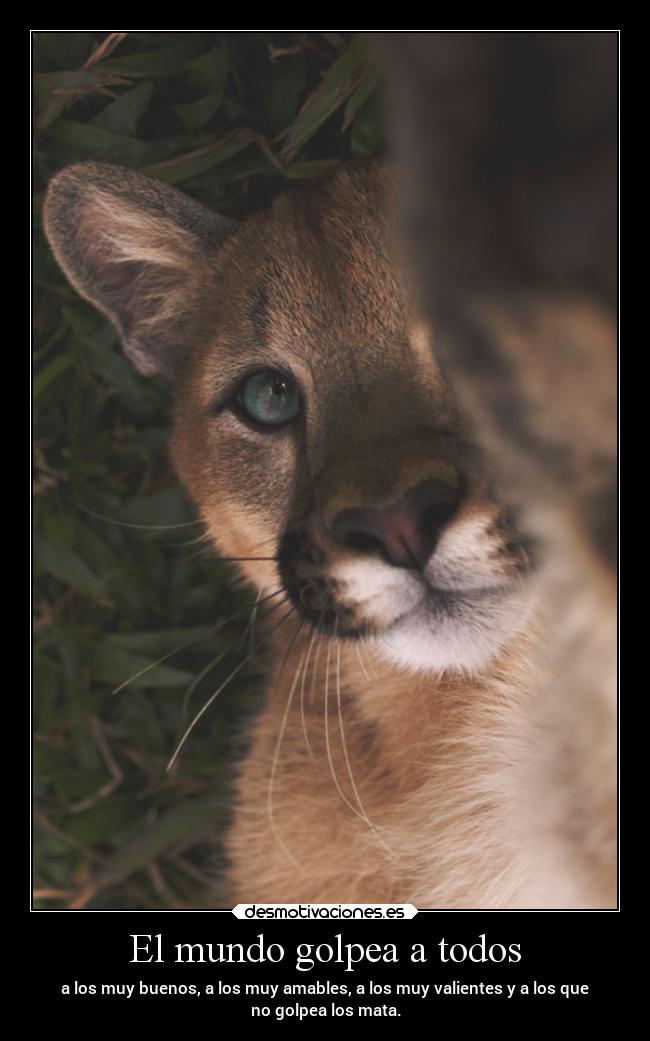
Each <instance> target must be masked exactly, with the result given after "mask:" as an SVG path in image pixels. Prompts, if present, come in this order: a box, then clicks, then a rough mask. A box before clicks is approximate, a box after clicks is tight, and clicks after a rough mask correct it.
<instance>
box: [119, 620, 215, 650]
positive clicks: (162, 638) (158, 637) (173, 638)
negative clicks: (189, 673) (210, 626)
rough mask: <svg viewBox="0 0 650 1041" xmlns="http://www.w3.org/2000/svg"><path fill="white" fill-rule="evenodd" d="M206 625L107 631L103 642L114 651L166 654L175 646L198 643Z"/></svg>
mask: <svg viewBox="0 0 650 1041" xmlns="http://www.w3.org/2000/svg"><path fill="white" fill-rule="evenodd" d="M205 631H206V627H205V626H203V627H201V628H195V629H190V628H187V629H159V630H157V631H154V632H128V633H109V634H108V635H107V636H105V637H104V639H103V642H104V644H105V645H106V647H107V648H109V649H110V648H112V649H114V650H115V651H119V652H121V651H123V650H126V651H129V652H131V653H132V652H134V651H136V652H137V651H140V653H142V654H144V653H146V654H154V655H155V654H168V653H169V652H170V651H172V650H173V649H174V648H175V647H180V646H181V645H182V644H187V643H189V642H190V641H194V640H196V642H197V643H198V642H199V641H200V639H201V637H202V636H203V635H204V633H205Z"/></svg>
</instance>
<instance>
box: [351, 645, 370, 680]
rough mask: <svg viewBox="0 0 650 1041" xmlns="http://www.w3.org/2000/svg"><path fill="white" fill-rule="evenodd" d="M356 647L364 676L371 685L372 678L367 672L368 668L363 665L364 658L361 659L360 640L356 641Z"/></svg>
mask: <svg viewBox="0 0 650 1041" xmlns="http://www.w3.org/2000/svg"><path fill="white" fill-rule="evenodd" d="M355 647H356V649H357V658H358V659H359V665H360V666H361V671H362V672H363V675H364V676H365V677H366V680H367V681H368V683H370V676H369V675H368V673H367V672H366V667H365V665H364V664H363V658H362V657H361V648H360V647H359V641H358V640H356V641H355Z"/></svg>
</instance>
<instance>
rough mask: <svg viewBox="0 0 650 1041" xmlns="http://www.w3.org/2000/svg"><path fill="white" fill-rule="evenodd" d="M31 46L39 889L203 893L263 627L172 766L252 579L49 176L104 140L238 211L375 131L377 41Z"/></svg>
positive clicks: (114, 901)
mask: <svg viewBox="0 0 650 1041" xmlns="http://www.w3.org/2000/svg"><path fill="white" fill-rule="evenodd" d="M33 45H34V63H33V69H34V90H33V105H34V189H35V196H34V204H35V205H34V259H35V284H36V292H35V312H34V323H35V332H34V345H35V377H34V401H35V407H34V417H35V434H34V459H35V478H34V480H35V485H34V489H35V507H34V516H35V592H34V606H35V644H34V648H35V693H36V700H35V715H34V721H35V755H34V771H35V774H34V791H35V800H36V806H35V818H34V820H35V843H34V848H35V864H34V892H35V896H34V906H35V907H36V908H37V909H48V910H56V909H65V908H69V907H73V908H78V909H82V908H88V909H97V908H106V909H125V908H139V909H147V908H158V907H160V908H165V907H167V908H169V907H172V908H182V907H185V908H188V907H196V906H197V904H198V901H199V900H200V897H201V895H202V893H203V891H204V889H205V887H206V885H207V884H208V876H209V875H210V876H213V875H214V871H215V868H216V870H217V871H218V870H219V863H220V853H219V836H220V835H222V834H223V831H224V828H225V826H226V825H227V823H228V816H229V804H230V799H231V784H232V778H233V774H234V765H235V763H236V761H237V758H238V757H239V756H240V755H241V754H242V752H243V750H244V748H245V743H246V730H247V720H248V719H249V717H250V713H251V712H253V711H254V710H255V707H256V705H258V704H259V700H260V697H261V695H262V693H263V688H264V675H265V662H264V653H263V649H262V650H261V651H260V652H259V653H258V654H256V655H255V656H254V657H253V658H252V659H251V661H250V662H249V663H248V665H247V666H245V667H244V668H243V670H242V671H241V672H240V673H239V674H238V675H237V677H236V678H235V680H234V681H233V682H232V683H231V684H230V685H229V686H228V687H227V689H226V690H224V692H223V695H220V696H219V698H218V699H217V700H216V701H215V702H214V704H213V706H212V707H211V709H210V710H209V712H207V713H206V715H205V716H204V717H203V718H202V719H201V721H200V723H199V725H198V726H197V727H196V729H195V730H194V732H193V734H192V735H191V737H190V739H189V740H188V742H187V744H186V745H185V746H184V748H183V751H182V753H181V755H180V757H179V759H178V761H177V763H176V765H175V767H174V769H173V771H172V772H169V773H168V772H167V771H166V764H167V762H168V760H169V759H170V757H171V755H172V753H173V751H174V749H175V747H176V744H177V742H178V741H179V739H180V737H181V735H182V734H183V731H184V730H185V728H186V726H187V725H188V723H189V722H190V720H191V719H192V717H193V716H194V714H195V713H196V712H197V711H198V710H199V709H200V707H201V706H202V704H203V703H204V702H205V700H206V699H207V698H208V697H209V696H210V695H211V694H212V693H213V692H214V691H215V690H216V689H217V687H218V686H219V685H220V683H222V682H223V681H224V680H225V679H226V677H227V676H228V675H229V673H230V672H231V671H232V669H233V667H234V666H235V665H236V664H237V663H238V662H239V661H240V660H242V658H243V657H245V656H246V654H247V652H248V650H249V649H250V646H251V644H250V639H251V634H250V628H249V629H247V624H248V622H249V619H250V617H251V611H252V610H253V608H254V598H253V596H252V595H251V594H250V593H249V592H248V591H247V590H246V588H245V587H244V586H243V585H242V583H241V581H239V580H238V579H237V576H236V574H235V573H234V571H233V570H231V568H230V566H229V565H226V564H223V563H218V562H217V561H215V560H213V559H212V557H211V553H210V549H209V547H207V546H206V544H205V543H204V542H201V541H199V537H200V535H201V526H200V524H198V523H197V522H196V519H195V512H194V510H193V507H192V505H191V503H189V501H188V500H187V497H186V496H185V494H184V493H183V491H182V490H181V488H180V486H179V482H178V480H177V478H176V477H175V475H174V473H173V472H172V469H171V465H170V462H169V458H168V452H167V440H168V430H169V416H170V402H169V397H168V394H167V392H166V390H165V388H164V386H163V385H162V384H161V383H158V382H157V381H156V380H152V379H145V378H144V377H141V376H140V375H139V374H138V373H137V372H136V371H135V370H134V369H133V368H132V367H131V366H130V364H129V363H128V362H127V361H126V360H125V359H124V358H123V356H122V354H121V351H120V345H119V343H118V341H117V337H116V334H115V332H114V330H113V328H112V326H111V325H110V323H108V322H107V320H105V319H104V318H102V317H101V316H100V315H99V314H98V313H97V312H96V311H95V310H94V309H93V308H92V307H90V306H89V305H88V304H86V303H84V302H83V301H82V300H81V299H80V298H79V297H78V296H77V294H76V293H75V292H74V290H73V289H72V288H71V287H70V286H69V285H68V283H67V282H66V281H65V279H64V277H63V276H62V274H61V273H60V272H59V270H58V268H57V266H56V264H55V262H54V260H53V258H52V256H51V253H50V252H49V249H48V246H47V243H46V241H45V238H44V236H43V232H42V227H41V209H42V202H43V197H44V193H45V190H46V188H47V183H48V181H49V178H50V177H51V176H52V175H53V174H54V173H56V171H57V170H59V169H60V168H61V167H62V166H65V165H66V164H68V163H71V162H76V161H79V160H82V159H90V158H94V159H106V160H110V161H113V162H118V163H122V164H124V165H125V166H129V167H135V168H138V169H141V170H143V171H145V172H147V173H149V174H150V175H152V176H154V177H158V178H160V179H161V180H164V181H166V182H167V183H169V184H174V185H177V186H178V187H179V188H180V189H181V190H183V191H186V192H187V193H188V194H190V195H192V196H193V197H194V198H196V199H198V200H200V201H202V202H203V203H205V204H206V205H208V206H210V207H213V208H215V209H217V210H219V211H220V212H222V213H224V214H226V215H230V216H236V217H241V216H245V215H246V214H247V213H249V212H251V211H252V210H255V209H256V208H258V207H260V206H263V205H265V204H267V203H268V202H269V201H270V200H271V199H272V198H273V196H274V195H276V194H277V193H278V192H280V191H283V190H286V189H287V188H289V187H291V186H292V185H293V184H295V183H297V182H299V181H301V180H306V179H309V178H318V177H323V176H325V175H326V174H327V173H328V172H329V171H330V170H331V169H332V167H333V166H334V165H335V164H337V163H339V162H341V161H344V160H348V159H364V158H367V157H369V156H372V155H376V154H378V153H379V152H380V151H381V146H382V121H381V110H380V98H379V94H380V91H381V83H380V82H379V69H378V64H377V57H376V54H375V53H374V46H375V45H374V44H373V41H372V40H369V39H368V38H366V37H357V36H354V35H353V34H350V33H323V32H318V33H317V32H291V33H288V32H277V33H275V32H272V33H258V32H249V33H232V32H151V33H142V32H138V33H131V32H129V33H125V32H35V33H33ZM176 648H178V650H176ZM156 663H158V664H156ZM129 680H130V682H129V683H128V684H127V685H126V686H124V688H123V689H122V690H120V691H119V692H118V693H116V694H114V693H113V690H114V689H115V688H116V687H119V686H120V685H122V684H125V683H127V681H129Z"/></svg>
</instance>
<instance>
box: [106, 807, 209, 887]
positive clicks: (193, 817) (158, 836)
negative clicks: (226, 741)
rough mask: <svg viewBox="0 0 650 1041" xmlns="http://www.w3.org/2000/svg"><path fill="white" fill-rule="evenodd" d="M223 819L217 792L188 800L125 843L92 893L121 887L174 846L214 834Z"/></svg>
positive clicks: (107, 866)
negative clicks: (131, 876) (124, 882)
mask: <svg viewBox="0 0 650 1041" xmlns="http://www.w3.org/2000/svg"><path fill="white" fill-rule="evenodd" d="M220 819H223V809H222V807H221V806H220V805H219V799H218V797H217V796H215V795H214V793H210V795H206V796H203V797H201V798H198V799H186V800H184V801H183V802H182V803H181V804H180V805H178V806H175V807H174V808H173V809H172V810H170V811H169V812H168V813H166V814H164V815H162V816H161V817H159V818H158V820H156V821H154V823H153V824H150V825H148V826H147V827H145V828H143V829H141V830H139V831H138V832H137V833H134V834H133V835H132V836H131V838H130V840H128V841H126V842H124V843H123V844H122V846H121V847H120V848H119V849H118V851H117V852H116V853H115V854H114V856H112V857H111V858H110V859H109V860H108V862H107V863H106V864H105V866H104V867H103V868H102V869H101V870H100V871H99V873H98V874H97V875H96V877H95V878H94V880H93V883H92V890H93V891H94V893H98V892H101V891H102V890H104V889H108V888H109V887H110V886H115V885H118V883H120V882H123V881H124V879H126V878H129V876H130V875H132V874H134V872H136V871H139V870H140V869H141V868H143V867H146V865H147V864H149V863H151V862H152V861H155V860H156V859H157V858H158V857H159V856H161V854H163V853H165V851H166V850H168V849H170V848H171V847H172V846H175V845H178V844H179V843H181V842H185V841H192V840H196V839H197V838H199V837H201V836H202V835H206V836H207V835H210V834H212V833H213V830H214V827H215V825H216V824H217V823H218V822H219V820H220Z"/></svg>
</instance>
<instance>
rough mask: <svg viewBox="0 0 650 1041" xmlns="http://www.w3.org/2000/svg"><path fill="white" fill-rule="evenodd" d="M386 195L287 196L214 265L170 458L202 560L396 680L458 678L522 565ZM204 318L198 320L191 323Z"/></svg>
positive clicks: (338, 184) (514, 617)
mask: <svg viewBox="0 0 650 1041" xmlns="http://www.w3.org/2000/svg"><path fill="white" fill-rule="evenodd" d="M393 202H394V200H393V190H392V187H391V185H390V182H389V179H388V177H387V176H386V174H385V173H384V172H382V171H381V170H380V169H377V168H373V169H368V168H364V169H359V170H357V169H354V170H346V171H344V172H342V173H340V174H339V175H338V176H337V177H336V178H335V179H334V180H332V181H330V182H329V183H328V184H327V185H326V186H324V187H321V188H319V189H316V190H311V191H307V192H300V193H295V194H288V195H286V196H284V197H282V198H280V199H279V200H278V201H277V202H276V203H275V205H274V207H273V208H272V209H271V210H270V211H269V212H268V213H266V214H263V215H260V216H258V217H256V218H255V219H253V220H251V221H250V222H248V223H247V224H245V225H244V226H243V227H242V228H241V229H240V230H239V231H238V232H237V233H236V234H235V235H233V237H232V239H231V240H230V241H229V242H227V243H226V245H225V246H224V250H223V254H222V256H221V257H220V258H219V263H218V267H217V269H216V270H215V275H214V283H213V286H214V289H213V293H214V302H215V310H214V323H213V324H211V327H210V334H209V336H208V337H207V338H206V342H205V343H204V344H203V345H201V346H200V348H199V349H197V350H196V351H195V352H194V355H193V357H192V360H191V364H190V367H189V371H188V373H187V376H186V379H185V380H184V382H183V385H182V388H181V393H180V396H179V399H178V408H177V412H176V436H175V442H174V443H175V458H176V461H177V464H178V468H179V470H180V472H181V474H182V476H183V477H184V479H185V481H186V482H187V484H188V486H189V487H190V488H191V490H192V492H193V494H194V496H195V498H196V500H197V502H198V503H199V506H200V509H201V512H202V516H203V518H204V520H205V522H206V524H207V527H208V529H209V531H210V533H211V534H212V536H213V538H214V540H215V542H216V543H217V545H218V546H219V549H220V550H221V552H223V553H225V554H227V555H231V556H236V557H249V558H256V557H258V558H259V557H262V558H264V557H276V559H275V560H262V561H260V560H255V559H251V560H249V561H248V562H244V563H243V567H244V570H245V571H246V573H247V574H248V575H249V577H250V578H251V580H252V581H253V582H254V583H255V584H256V585H257V586H258V587H259V588H260V589H261V590H263V591H264V592H266V593H269V592H271V591H273V590H274V589H276V588H278V586H279V585H280V584H281V585H282V586H283V587H284V589H285V590H286V591H287V593H288V595H289V597H290V599H291V601H292V603H293V605H294V606H295V607H296V609H297V610H298V611H299V613H300V614H301V615H302V616H303V617H304V619H305V620H306V621H307V622H309V623H310V624H311V625H312V626H314V627H317V628H319V629H320V630H324V631H326V632H328V633H330V634H333V635H336V636H337V637H343V638H353V639H359V638H372V639H373V640H374V641H375V642H376V644H377V647H378V648H379V649H380V650H381V651H382V652H383V653H384V654H385V655H387V656H388V657H389V658H390V659H392V660H394V661H396V662H399V663H403V664H408V665H416V666H425V667H434V668H446V667H450V666H451V667H454V666H455V667H476V666H479V665H481V664H482V663H483V662H485V660H486V659H488V658H489V657H490V656H491V655H492V654H494V653H495V651H496V650H497V649H498V647H499V646H500V644H501V643H502V641H503V640H504V639H505V638H506V637H508V636H510V635H511V633H512V629H513V627H514V626H515V625H516V623H517V621H518V620H519V618H520V616H521V602H520V601H521V594H520V587H521V577H520V576H521V573H522V570H523V568H524V566H525V557H524V554H523V551H522V549H521V547H520V546H519V544H518V543H517V542H516V540H515V538H514V535H513V533H512V531H511V530H510V527H509V524H508V521H507V518H506V515H505V513H504V512H503V510H502V509H500V507H499V506H498V505H496V504H495V503H494V502H492V501H490V500H489V499H488V497H487V494H486V486H485V480H484V477H483V475H482V474H481V472H480V470H479V469H478V468H477V466H476V463H475V462H474V460H473V454H472V452H471V449H470V446H469V445H468V444H467V442H466V435H465V431H464V426H463V422H462V417H461V416H460V415H459V414H458V410H457V409H456V407H455V405H454V403H453V401H452V400H451V397H450V395H449V393H448V391H447V390H446V388H445V386H444V383H443V381H442V378H441V375H440V372H439V371H438V369H437V368H436V365H435V362H434V354H433V352H432V350H431V345H430V344H429V343H428V342H427V340H426V338H425V334H424V331H423V327H419V326H418V324H417V323H416V322H415V321H414V318H413V314H412V311H411V307H410V303H409V300H408V295H407V292H406V289H405V287H404V285H403V284H402V280H401V277H400V274H399V272H398V270H397V268H396V266H395V261H394V259H393V257H392V256H391V242H390V240H391V233H390V227H389V220H388V215H389V213H390V210H391V205H392V204H393ZM210 306H211V305H210Z"/></svg>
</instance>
